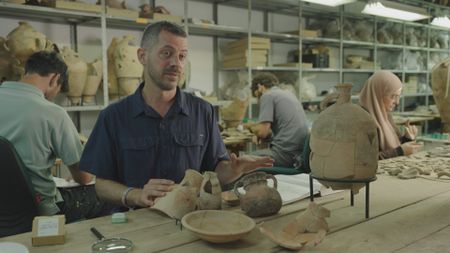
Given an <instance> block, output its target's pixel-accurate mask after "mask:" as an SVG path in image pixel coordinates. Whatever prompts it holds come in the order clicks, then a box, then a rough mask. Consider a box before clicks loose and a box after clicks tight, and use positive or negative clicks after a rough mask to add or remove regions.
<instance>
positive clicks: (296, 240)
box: [259, 202, 330, 250]
mask: <svg viewBox="0 0 450 253" xmlns="http://www.w3.org/2000/svg"><path fill="white" fill-rule="evenodd" d="M326 217H330V211H329V210H328V209H326V208H324V207H321V206H319V205H317V204H316V203H314V202H310V203H309V206H308V209H306V210H305V211H304V212H303V213H301V214H299V215H298V216H297V217H296V218H295V220H293V221H292V222H290V223H288V224H287V225H285V226H284V227H283V229H282V230H281V231H273V230H271V229H269V228H266V227H265V226H261V227H260V228H259V230H260V231H261V233H262V234H264V235H265V236H267V237H268V238H269V239H270V240H272V241H273V242H275V243H276V244H278V245H280V246H281V247H284V248H288V249H292V250H299V249H301V248H303V246H305V244H307V243H310V242H312V243H314V245H317V244H318V243H320V242H321V241H322V240H323V238H324V237H325V235H326V233H327V232H328V230H329V228H328V223H327V221H326V220H325V218H326Z"/></svg>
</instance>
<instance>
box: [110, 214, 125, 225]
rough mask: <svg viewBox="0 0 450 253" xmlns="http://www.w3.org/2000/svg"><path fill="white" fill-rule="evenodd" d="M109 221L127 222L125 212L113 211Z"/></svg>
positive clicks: (114, 222) (115, 222)
mask: <svg viewBox="0 0 450 253" xmlns="http://www.w3.org/2000/svg"><path fill="white" fill-rule="evenodd" d="M111 222H112V223H113V224H117V223H126V222H127V215H126V214H125V213H114V214H113V215H112V216H111Z"/></svg>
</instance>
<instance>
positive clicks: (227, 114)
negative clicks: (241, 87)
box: [220, 97, 248, 128]
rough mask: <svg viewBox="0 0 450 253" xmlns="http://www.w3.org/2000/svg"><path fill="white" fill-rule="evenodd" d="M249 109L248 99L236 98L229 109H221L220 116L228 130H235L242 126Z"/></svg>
mask: <svg viewBox="0 0 450 253" xmlns="http://www.w3.org/2000/svg"><path fill="white" fill-rule="evenodd" d="M247 107H248V99H247V97H245V98H236V99H234V101H233V102H232V103H231V104H230V105H229V106H227V107H221V108H220V116H221V118H222V120H223V121H224V122H225V127H226V128H234V127H237V126H238V125H239V124H241V122H242V119H243V118H244V116H245V113H246V112H247Z"/></svg>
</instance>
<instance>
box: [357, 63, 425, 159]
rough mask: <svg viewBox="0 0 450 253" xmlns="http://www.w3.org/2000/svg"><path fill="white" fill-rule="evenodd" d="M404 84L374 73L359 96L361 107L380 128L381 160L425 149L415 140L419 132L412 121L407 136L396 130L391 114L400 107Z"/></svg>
mask: <svg viewBox="0 0 450 253" xmlns="http://www.w3.org/2000/svg"><path fill="white" fill-rule="evenodd" d="M401 92H402V82H401V81H400V79H399V78H398V77H397V76H396V75H394V74H393V73H391V72H389V71H385V70H382V71H378V72H375V73H374V74H373V75H372V76H370V77H369V79H368V80H367V81H366V83H365V84H364V87H363V89H362V91H361V94H360V100H359V102H360V104H361V106H362V107H364V108H365V109H366V110H367V111H368V112H369V113H370V114H371V115H372V117H373V118H374V120H375V123H376V124H377V128H378V142H379V146H380V152H379V159H386V158H391V157H396V156H402V155H410V154H413V153H415V152H417V151H418V150H419V148H420V147H421V146H422V145H420V144H417V143H416V142H415V141H414V140H415V138H416V134H417V128H416V127H415V126H411V125H410V124H409V121H408V122H407V123H406V125H405V135H403V136H402V135H401V133H400V130H399V129H398V128H397V127H396V126H395V123H394V120H393V119H392V115H391V113H390V112H392V110H394V108H395V107H396V106H397V105H398V104H399V100H400V95H401Z"/></svg>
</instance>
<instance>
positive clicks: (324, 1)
mask: <svg viewBox="0 0 450 253" xmlns="http://www.w3.org/2000/svg"><path fill="white" fill-rule="evenodd" d="M302 1H303V2H310V3H314V4H321V5H327V6H333V7H335V6H338V5H342V4H348V3H352V2H356V1H357V0H302Z"/></svg>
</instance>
